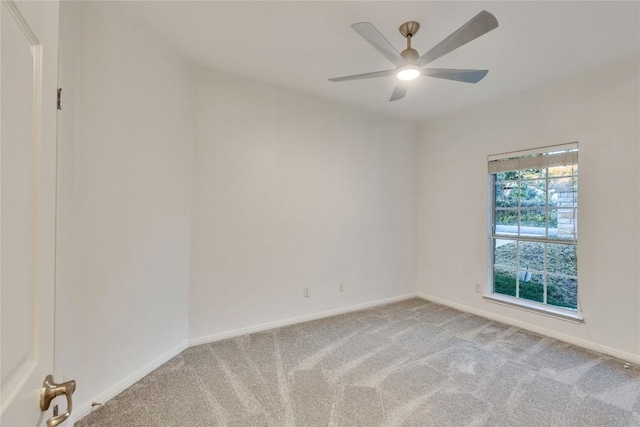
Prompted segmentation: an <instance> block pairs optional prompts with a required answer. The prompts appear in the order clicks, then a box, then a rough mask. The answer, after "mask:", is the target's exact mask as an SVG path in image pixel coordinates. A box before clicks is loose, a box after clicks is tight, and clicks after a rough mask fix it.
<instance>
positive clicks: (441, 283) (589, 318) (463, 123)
mask: <svg viewBox="0 0 640 427" xmlns="http://www.w3.org/2000/svg"><path fill="white" fill-rule="evenodd" d="M639 104H640V99H639V84H638V61H637V60H635V61H632V62H626V63H622V64H617V65H614V66H610V67H607V68H605V69H601V70H597V71H594V72H591V73H588V74H584V75H581V76H577V77H575V78H573V79H570V80H567V81H564V82H561V83H557V84H554V85H552V86H548V87H545V88H542V89H539V90H534V91H531V92H527V93H524V94H522V95H520V96H517V97H515V98H511V99H508V100H504V101H501V102H497V103H494V104H492V105H487V106H484V107H482V108H478V109H474V110H471V111H466V112H462V113H459V114H456V115H453V116H449V117H446V118H442V119H439V120H433V121H430V122H428V123H426V124H424V125H423V127H422V130H421V136H420V138H421V144H420V148H419V159H420V161H419V162H420V163H419V165H420V166H419V184H418V193H419V201H418V206H419V207H418V212H419V213H418V218H419V233H418V239H419V243H418V254H417V289H418V291H419V292H420V293H422V294H424V295H427V296H431V297H436V298H439V299H442V300H444V301H448V302H451V303H454V304H457V305H460V306H462V307H466V308H467V309H471V310H474V311H476V312H479V311H481V312H484V313H486V314H489V315H493V316H495V315H498V316H503V317H504V318H506V319H509V320H510V321H512V322H520V323H521V324H524V325H528V326H530V327H533V328H536V329H538V330H546V331H547V332H550V333H553V334H555V335H558V334H563V335H565V336H566V337H567V338H571V339H572V340H573V341H576V339H577V340H578V341H580V340H581V341H582V342H583V343H584V344H589V345H591V347H594V348H600V349H602V350H605V351H608V352H612V351H613V352H614V353H616V354H619V355H621V356H632V357H633V358H635V359H636V360H640V286H639V283H640V278H639V274H638V273H639V272H638V260H639V258H640V248H639V232H640V230H639V221H638V219H639V218H640V210H639V198H638V193H639V190H640V187H639V174H638V165H639V164H640V159H639V154H638V153H639V141H640V135H639V132H640V131H639V129H640V108H639ZM572 141H578V143H579V168H580V178H579V180H580V182H579V200H580V202H579V203H580V206H579V208H580V209H579V237H578V239H579V248H578V263H579V284H578V288H579V298H580V305H581V306H582V310H583V314H584V317H585V322H584V324H573V323H568V322H566V321H562V320H557V319H552V318H549V317H544V316H541V315H539V314H534V313H530V312H526V311H522V310H519V309H516V308H510V307H505V306H500V305H496V304H494V303H491V302H488V301H485V300H483V298H482V297H481V294H479V293H476V292H474V283H481V284H486V283H487V256H488V255H487V221H488V206H487V195H488V189H487V155H489V154H497V153H503V152H509V151H514V150H519V149H526V148H535V147H540V146H546V145H552V144H560V143H566V142H572ZM541 328H542V329H541Z"/></svg>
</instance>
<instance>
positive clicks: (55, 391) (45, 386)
mask: <svg viewBox="0 0 640 427" xmlns="http://www.w3.org/2000/svg"><path fill="white" fill-rule="evenodd" d="M74 391H76V382H75V381H73V380H71V381H67V382H64V383H60V384H56V383H55V382H53V376H51V375H47V376H46V378H45V379H44V381H43V382H42V388H41V389H40V410H41V411H43V412H44V411H46V410H47V409H49V406H50V405H51V401H52V400H53V399H54V398H55V397H56V396H62V395H63V394H64V395H65V396H66V397H67V410H66V411H65V413H64V414H62V415H56V416H53V417H51V418H49V419H48V420H47V427H56V426H57V425H60V424H62V422H63V421H64V420H66V419H67V418H69V416H70V415H71V405H72V402H73V400H72V398H71V395H72V394H73V392H74Z"/></svg>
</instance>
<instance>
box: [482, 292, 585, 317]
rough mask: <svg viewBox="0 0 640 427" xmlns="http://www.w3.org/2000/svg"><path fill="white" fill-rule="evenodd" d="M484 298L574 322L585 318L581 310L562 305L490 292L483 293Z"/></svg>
mask: <svg viewBox="0 0 640 427" xmlns="http://www.w3.org/2000/svg"><path fill="white" fill-rule="evenodd" d="M483 298H484V299H485V300H487V301H488V302H492V303H495V304H501V305H506V306H509V307H514V308H518V309H520V310H526V311H531V312H534V313H538V314H542V315H543V316H548V317H553V318H556V319H561V320H566V321H568V322H573V323H582V322H583V320H584V318H583V317H582V313H580V311H579V310H578V311H573V310H567V309H563V308H560V307H551V306H546V305H542V304H538V303H535V302H533V301H526V300H521V299H516V298H513V297H510V296H507V295H500V294H495V293H494V294H488V295H483Z"/></svg>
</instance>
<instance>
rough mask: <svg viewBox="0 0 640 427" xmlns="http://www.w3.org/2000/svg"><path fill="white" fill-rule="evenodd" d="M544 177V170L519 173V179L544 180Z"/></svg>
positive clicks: (545, 174)
mask: <svg viewBox="0 0 640 427" xmlns="http://www.w3.org/2000/svg"><path fill="white" fill-rule="evenodd" d="M546 176H547V170H546V169H545V168H541V169H524V170H521V171H520V179H536V178H546Z"/></svg>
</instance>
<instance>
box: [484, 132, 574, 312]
mask: <svg viewBox="0 0 640 427" xmlns="http://www.w3.org/2000/svg"><path fill="white" fill-rule="evenodd" d="M489 174H490V180H489V181H490V186H491V189H490V192H491V198H490V200H491V204H492V206H491V212H492V214H491V225H490V228H491V230H490V236H491V237H490V239H491V245H490V247H491V254H490V259H491V268H490V277H491V283H492V286H493V295H494V296H500V297H501V298H502V297H507V298H502V299H504V300H506V301H509V302H511V303H517V304H518V305H523V306H527V307H531V308H541V309H546V310H544V311H548V309H549V308H552V309H558V310H553V311H557V312H559V313H562V312H564V311H567V310H568V311H569V312H573V313H576V312H577V309H578V260H577V245H578V146H577V144H575V143H574V144H566V145H562V146H556V147H546V148H544V149H539V150H528V151H524V152H517V153H510V154H503V155H497V156H490V157H489ZM574 315H575V314H574Z"/></svg>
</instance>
